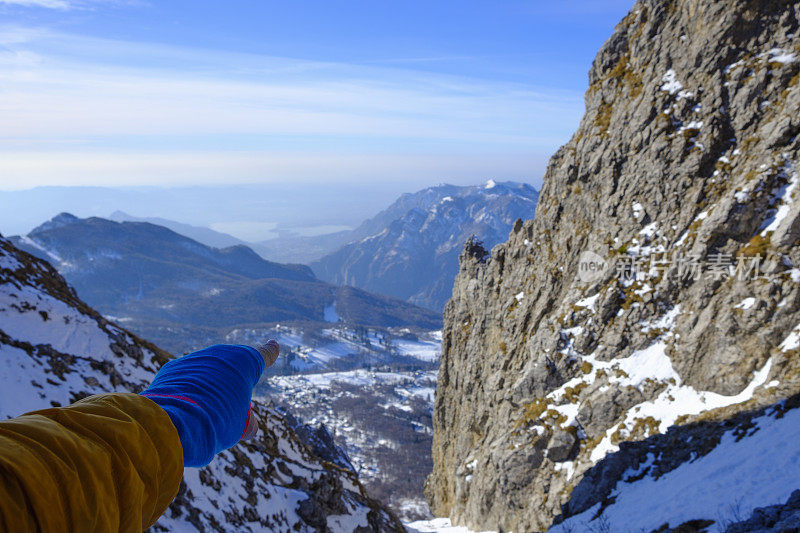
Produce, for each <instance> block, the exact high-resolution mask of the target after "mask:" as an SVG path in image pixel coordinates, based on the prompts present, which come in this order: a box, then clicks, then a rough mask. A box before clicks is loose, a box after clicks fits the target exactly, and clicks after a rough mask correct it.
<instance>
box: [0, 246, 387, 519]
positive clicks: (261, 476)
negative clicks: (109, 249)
mask: <svg viewBox="0 0 800 533" xmlns="http://www.w3.org/2000/svg"><path fill="white" fill-rule="evenodd" d="M168 357H169V356H168V355H167V354H166V353H165V352H163V351H161V350H159V349H158V348H156V347H155V346H153V345H151V344H149V343H147V342H145V341H142V340H141V339H139V338H137V337H136V336H134V335H132V334H131V333H129V332H127V331H126V330H124V329H122V328H120V327H118V326H116V325H114V324H112V323H110V322H109V321H107V320H106V319H104V318H103V317H101V316H100V315H99V314H97V313H96V312H95V311H94V310H92V309H91V308H89V307H88V306H87V305H86V304H85V303H83V302H82V301H81V300H80V299H79V298H78V297H77V295H76V294H75V292H74V291H73V290H72V289H71V288H70V287H69V286H68V285H67V284H66V282H65V281H64V280H63V278H61V277H60V276H59V274H58V273H57V272H56V271H55V270H54V269H53V268H52V267H51V266H50V265H49V264H48V263H46V262H44V261H42V260H39V259H37V258H35V257H33V256H31V255H29V254H27V253H24V252H21V251H20V250H18V249H16V248H15V247H14V246H13V245H12V244H11V243H10V242H9V241H7V240H5V239H3V238H2V237H0V369H2V370H1V371H0V416H2V417H14V416H17V415H20V414H22V413H24V412H27V411H30V410H34V409H40V408H46V407H50V406H58V405H66V404H68V403H70V402H72V401H75V400H77V399H79V398H82V397H85V396H87V395H91V394H97V393H101V392H108V391H127V392H137V391H139V390H141V389H142V388H143V387H144V386H145V385H146V384H147V383H149V381H150V380H151V379H152V377H153V375H154V373H155V371H156V369H157V368H158V367H159V366H160V365H161V364H163V362H164V361H165V360H166V359H167V358H168ZM255 410H256V413H257V415H258V416H259V418H260V420H261V422H262V423H261V428H262V431H261V432H260V434H259V437H258V438H256V439H255V440H253V441H249V442H248V443H246V444H239V445H237V446H236V447H234V448H232V449H231V450H228V451H226V452H223V453H221V454H220V455H219V456H217V458H216V459H215V460H214V461H213V462H212V463H211V464H210V465H209V466H207V467H205V468H202V469H193V468H189V469H186V472H185V475H184V482H183V483H182V485H181V489H180V493H179V495H178V497H177V498H176V500H175V502H173V504H172V505H171V506H170V509H169V510H168V511H167V512H166V514H165V515H164V517H162V519H161V520H160V521H159V522H158V523H157V524H156V526H154V529H155V530H157V531H195V530H199V531H264V530H271V531H309V532H310V531H322V530H326V528H327V530H330V531H354V530H356V529H357V528H359V527H361V528H364V530H371V531H402V525H401V524H400V523H399V522H398V521H397V520H396V519H395V518H394V517H393V516H392V515H391V514H390V513H389V512H388V511H386V510H385V509H383V508H382V507H381V506H380V505H379V504H378V503H377V502H376V501H375V500H372V499H370V498H369V497H368V496H367V495H366V493H365V490H364V488H363V487H362V486H361V484H360V483H359V481H358V478H357V476H356V474H355V473H354V472H352V471H350V470H348V469H346V468H341V467H338V466H335V465H333V464H332V463H330V462H327V461H325V460H323V459H321V458H320V457H319V456H317V455H315V454H314V453H312V452H311V448H309V447H308V446H307V445H306V444H305V443H304V442H302V441H301V439H300V438H299V437H298V436H297V434H296V433H295V432H294V431H293V430H292V429H291V428H290V426H289V425H288V424H287V422H286V421H285V420H284V418H283V417H282V416H281V415H280V414H278V412H277V411H275V410H274V409H272V408H268V407H265V406H263V405H256V407H255ZM331 452H332V453H337V452H336V450H331Z"/></svg>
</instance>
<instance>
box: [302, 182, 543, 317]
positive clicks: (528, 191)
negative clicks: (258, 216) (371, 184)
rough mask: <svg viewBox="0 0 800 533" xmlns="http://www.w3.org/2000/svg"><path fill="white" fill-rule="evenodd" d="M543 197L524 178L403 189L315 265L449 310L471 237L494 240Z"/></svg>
mask: <svg viewBox="0 0 800 533" xmlns="http://www.w3.org/2000/svg"><path fill="white" fill-rule="evenodd" d="M538 197H539V194H538V192H537V191H536V189H534V188H533V187H531V186H530V185H527V184H524V183H513V182H502V183H496V182H495V181H493V180H489V181H487V182H486V183H485V184H483V185H478V186H472V187H458V186H455V185H446V184H445V185H437V186H435V187H428V188H427V189H423V190H421V191H417V192H415V193H408V194H403V195H402V196H400V198H399V199H398V200H397V201H396V202H394V203H393V204H392V205H391V206H389V207H388V208H386V209H384V210H383V211H381V212H380V213H378V214H377V215H375V216H374V217H373V218H371V219H369V220H367V221H365V222H364V223H363V224H361V225H360V226H359V227H358V228H356V229H355V230H353V231H352V232H351V233H350V234H349V236H348V241H349V243H348V244H346V245H345V246H343V247H342V248H340V249H339V250H337V251H335V252H333V253H331V254H328V255H326V256H325V257H323V258H322V259H320V260H318V261H315V262H313V263H312V264H311V267H312V268H313V269H314V272H315V273H316V274H317V275H318V276H319V277H320V278H322V279H324V280H326V281H330V282H331V283H336V284H341V285H353V286H355V287H360V288H362V289H365V290H368V291H371V292H377V293H380V294H386V295H389V296H394V297H395V298H402V299H404V300H408V301H409V302H412V303H415V304H417V305H421V306H424V307H427V308H429V309H434V310H436V311H441V310H442V309H443V308H444V304H445V302H446V301H447V299H448V298H449V297H450V294H451V292H452V287H453V279H454V278H455V275H456V273H458V254H459V252H460V251H461V247H462V245H463V244H464V241H465V240H466V239H467V238H469V237H470V236H471V235H475V236H477V237H478V238H479V239H481V240H482V241H483V242H486V243H487V244H489V245H494V244H497V243H500V242H503V241H504V240H505V239H506V238H507V237H508V232H509V230H510V229H511V226H512V225H513V224H514V221H515V220H517V219H518V218H530V217H532V216H533V213H534V210H535V209H536V201H537V199H538Z"/></svg>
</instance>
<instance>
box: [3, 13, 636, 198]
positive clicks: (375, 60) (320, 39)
mask: <svg viewBox="0 0 800 533" xmlns="http://www.w3.org/2000/svg"><path fill="white" fill-rule="evenodd" d="M631 5H632V2H631V1H616V0H573V1H570V2H552V1H549V2H543V1H539V0H536V1H533V0H528V1H518V0H503V1H500V2H497V1H471V0H459V1H457V2H456V1H449V0H442V1H436V2H431V1H430V0H427V1H417V0H405V1H385V2H384V1H375V0H368V1H367V0H365V1H361V0H354V1H337V0H320V1H318V0H306V1H303V2H286V1H280V2H278V1H257V2H255V1H240V0H229V1H226V2H217V1H214V2H212V1H202V0H194V1H191V2H190V1H180V0H165V1H155V0H151V1H145V0H0V190H21V189H28V188H31V187H37V186H44V185H64V186H76V185H92V186H105V187H118V186H158V187H164V186H168V187H177V186H197V185H216V186H219V185H238V184H262V185H263V184H271V183H283V184H291V183H303V184H305V185H309V184H315V183H319V184H321V185H322V186H324V187H327V188H330V187H335V185H336V184H337V183H342V184H344V183H347V184H351V185H352V184H362V185H364V186H368V187H378V188H383V189H384V190H386V191H392V193H394V192H396V191H411V190H415V189H419V188H422V187H424V186H427V185H431V184H433V183H438V182H449V183H455V184H474V183H479V182H481V181H484V180H485V179H487V178H494V179H501V180H509V179H510V180H517V181H526V182H529V183H533V184H534V185H537V186H538V185H540V184H541V176H542V174H543V171H544V168H545V165H546V162H547V160H548V158H549V156H550V155H551V154H552V153H553V152H554V151H555V149H556V148H557V147H558V146H560V145H561V144H563V143H564V142H566V141H567V140H568V139H569V137H570V135H571V133H572V132H573V131H574V129H575V128H576V126H577V124H578V121H579V120H580V117H581V115H582V113H583V108H584V105H583V92H584V91H585V89H586V86H587V72H588V69H589V67H590V65H591V61H592V59H593V58H594V55H595V54H596V52H597V49H598V48H599V47H600V46H601V45H602V43H603V42H604V41H605V40H606V39H607V38H608V36H609V35H610V34H611V32H612V30H613V27H614V26H615V24H616V23H617V22H618V21H619V20H620V19H621V18H622V17H623V16H624V15H625V13H626V12H627V11H628V9H629V8H630V7H631Z"/></svg>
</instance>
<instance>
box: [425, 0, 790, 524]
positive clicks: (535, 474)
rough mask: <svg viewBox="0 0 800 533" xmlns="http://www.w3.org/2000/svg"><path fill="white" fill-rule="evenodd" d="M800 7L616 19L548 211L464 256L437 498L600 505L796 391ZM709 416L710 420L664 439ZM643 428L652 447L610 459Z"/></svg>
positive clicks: (559, 513) (474, 511) (434, 487)
mask: <svg viewBox="0 0 800 533" xmlns="http://www.w3.org/2000/svg"><path fill="white" fill-rule="evenodd" d="M799 20H800V3H798V2H795V1H791V2H789V1H777V0H775V1H769V0H762V1H745V0H725V1H718V2H700V1H694V0H647V1H639V2H637V3H636V4H635V5H634V7H633V8H632V10H631V12H630V13H629V15H628V16H627V17H625V19H624V20H622V22H620V24H619V25H618V26H617V27H616V29H615V31H614V33H613V35H612V36H611V37H610V38H609V40H608V41H607V42H606V43H605V44H604V46H603V47H602V49H601V50H600V52H599V53H598V55H597V58H596V59H595V61H594V64H593V66H592V68H591V71H590V72H589V83H590V86H589V89H588V91H587V92H586V97H585V98H586V113H585V115H584V117H583V119H582V121H581V124H580V126H579V128H578V130H577V132H576V133H575V135H574V136H573V137H572V139H571V140H570V141H569V142H568V143H567V144H566V145H565V146H563V147H562V148H561V149H559V150H558V152H557V153H556V154H555V155H554V156H553V158H552V159H551V161H550V163H549V166H548V169H547V172H546V175H545V178H544V187H543V189H542V191H541V196H540V199H539V204H538V207H537V212H536V216H535V218H534V219H533V220H530V221H527V222H524V223H523V222H518V223H517V224H516V225H515V226H514V228H513V230H512V232H511V235H510V237H509V240H508V242H507V243H505V244H502V245H499V246H496V247H495V248H494V249H493V250H492V251H491V254H490V255H488V257H487V256H486V255H487V254H486V253H485V252H484V251H483V250H482V248H480V247H479V246H477V244H476V243H470V244H469V245H468V247H467V248H466V250H465V251H464V253H462V255H461V264H460V272H459V274H458V277H457V279H456V283H455V286H454V289H453V296H452V299H451V300H450V302H449V303H448V304H447V307H446V310H445V322H446V324H445V330H444V336H443V358H442V367H441V370H440V375H439V383H438V388H437V393H436V394H437V395H436V406H435V412H434V446H433V457H434V470H433V473H432V474H431V476H430V477H429V480H428V486H427V492H428V496H429V499H430V501H431V503H432V507H433V508H434V512H435V513H436V514H438V515H449V516H451V517H453V518H454V520H455V522H457V523H461V524H466V525H469V526H472V527H473V528H476V529H485V528H497V527H502V528H503V530H513V531H535V530H543V529H546V528H547V527H549V526H550V525H551V524H552V523H553V521H554V520H556V521H560V520H563V519H565V518H568V517H570V516H573V515H577V514H578V513H582V512H585V511H586V510H587V509H590V508H591V509H593V513H595V514H596V515H597V516H600V515H602V514H603V510H604V509H606V508H609V506H612V504H613V502H614V498H615V497H616V496H615V495H616V494H618V491H619V487H617V489H614V487H615V484H616V483H617V482H618V481H620V479H621V476H622V475H623V473H624V472H625V471H626V469H628V468H629V467H630V468H632V469H633V470H631V472H632V473H631V474H630V475H636V476H640V477H639V479H641V476H645V474H647V472H649V470H646V471H645V473H642V471H637V470H636V468H637V467H639V466H641V468H642V469H644V468H645V466H642V465H645V461H646V457H647V453H650V452H653V453H654V454H655V456H656V457H660V458H659V459H658V461H661V462H660V463H659V465H658V469H657V470H658V474H657V475H659V476H660V475H663V474H664V473H665V472H667V471H670V470H673V469H675V468H677V467H678V465H679V464H682V461H683V462H688V461H689V460H694V459H695V458H697V457H699V456H703V455H705V454H708V453H710V450H711V449H713V448H715V446H718V445H720V444H719V443H720V442H723V443H724V442H726V440H725V438H724V437H723V436H721V435H723V434H725V431H734V429H733V428H734V427H739V426H734V425H731V422H730V420H729V419H730V418H731V417H733V416H739V415H737V413H741V412H745V411H746V412H752V413H751V415H752V416H756V414H755V413H757V411H755V410H757V409H758V408H761V407H763V406H767V405H770V404H773V403H774V402H776V401H779V400H781V399H782V398H787V397H789V396H791V395H792V394H794V393H796V392H797V391H798V390H800V354H799V353H798V346H800V343H798V328H800V286H798V282H799V281H800V269H798V267H800V248H798V246H797V244H798V238H800V199H798V198H797V195H798V192H797V190H796V189H797V182H798V179H799V178H798V171H797V168H796V166H797V165H798V164H800V161H799V160H798V158H799V157H800V154H799V153H798V148H800V140H799V139H798V138H797V134H798V133H799V132H800V117H798V114H797V110H798V108H800V83H798V80H799V79H800V74H799V73H800V63H798V53H799V52H800V23H799V22H798V21H799ZM587 251H590V252H593V253H594V254H597V255H596V256H594V255H590V254H584V255H583V256H582V253H583V252H587ZM581 258H582V261H579V259H581ZM590 260H593V262H594V267H597V268H595V269H592V264H591V262H592V261H590ZM602 263H604V264H602ZM581 265H583V267H584V268H583V269H581ZM754 266H758V268H752V267H754ZM780 405H784V404H780ZM790 405H794V404H790ZM784 408H786V407H785V405H784V407H781V409H784ZM776 409H777V408H776ZM759 416H760V415H759ZM723 420H728V421H727V422H722V421H723ZM737 420H738V419H737ZM747 420H751V418H747ZM718 421H719V422H718ZM700 422H702V423H704V424H711V426H709V427H706V426H702V427H706V429H704V430H703V431H701V432H700V434H702V435H711V437H708V438H699V437H698V436H697V434H696V433H697V431H699V430H697V429H696V427H698V426H691V428H693V429H691V431H690V430H688V429H687V430H673V432H671V433H670V434H671V435H672V437H670V438H669V439H662V440H658V438H659V437H658V434H661V433H664V432H665V431H666V430H667V429H668V428H669V427H670V426H673V425H680V426H681V427H690V425H691V424H695V423H700ZM738 423H744V422H741V420H739V422H738ZM714 424H718V425H714ZM726 424H727V425H726ZM712 426H713V428H714V429H712ZM750 427H752V424H751V426H750ZM673 437H674V438H673ZM652 439H656V441H653V440H652ZM631 442H640V443H644V444H641V447H643V448H642V450H644V448H647V450H648V451H647V452H644V451H643V452H642V453H638V454H632V455H631V456H630V457H629V458H628V462H627V463H624V464H621V465H619V464H618V465H616V466H614V464H613V461H612V459H611V458H612V457H615V456H619V454H618V453H615V452H617V451H618V450H620V448H622V450H623V451H625V450H632V449H634V448H632V447H635V446H638V445H634V444H628V443H631ZM693 443H694V444H693ZM620 453H622V452H620ZM659 454H661V455H659ZM679 457H682V458H683V459H678V458H679ZM781 464H784V463H781ZM785 464H792V463H791V461H788V462H787V463H785ZM647 468H653V469H655V468H656V466H654V465H653V460H651V465H650V466H647ZM603 472H605V473H603ZM653 472H655V470H653ZM651 473H652V472H651ZM764 475H765V476H766V475H768V474H767V473H766V472H765V474H764ZM584 480H585V481H584ZM579 485H580V487H581V488H580V490H576V487H578V486H579ZM794 488H797V487H794ZM789 489H790V487H787V490H788V492H786V494H785V495H778V493H775V497H776V498H777V499H776V500H775V501H772V502H757V501H755V500H754V501H752V502H750V501H749V500H748V502H749V503H748V505H750V503H752V505H750V509H752V507H753V506H756V505H763V504H764V503H771V504H779V503H782V502H784V501H786V500H787V499H788V498H789V496H790V494H791V490H789ZM614 490H616V491H617V492H614ZM742 492H743V493H745V494H747V493H748V491H747V490H744V489H742ZM593 506H594V507H593ZM714 512H715V511H714V510H713V509H709V514H712V515H713V514H714ZM743 512H745V510H743ZM694 518H708V517H700V516H698V517H694ZM711 518H712V519H716V518H717V517H715V516H711ZM742 518H744V517H742ZM658 519H659V517H657V516H656V517H654V518H653V520H658ZM665 521H666V520H662V521H661V522H659V523H655V522H654V523H655V525H654V526H653V527H652V529H656V528H657V527H659V525H660V524H662V523H663V522H665ZM565 523H566V522H565ZM670 523H671V524H672V525H673V526H675V525H676V524H675V523H673V522H670ZM625 529H626V528H625V527H623V528H622V529H616V530H625ZM600 530H602V529H600Z"/></svg>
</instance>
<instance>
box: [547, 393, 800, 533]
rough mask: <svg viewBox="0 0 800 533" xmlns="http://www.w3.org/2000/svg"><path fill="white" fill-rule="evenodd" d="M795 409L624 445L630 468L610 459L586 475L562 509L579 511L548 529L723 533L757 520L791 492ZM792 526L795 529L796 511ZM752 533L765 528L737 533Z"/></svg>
mask: <svg viewBox="0 0 800 533" xmlns="http://www.w3.org/2000/svg"><path fill="white" fill-rule="evenodd" d="M798 407H800V397H797V396H796V397H794V398H792V399H790V400H787V401H783V402H780V403H778V404H776V405H774V406H772V407H769V408H767V409H762V410H759V411H757V412H756V413H749V414H747V415H745V416H739V417H736V418H735V419H733V420H729V421H727V422H726V423H724V424H698V425H693V426H682V427H678V426H674V427H673V428H672V429H671V430H670V431H669V432H667V433H666V434H665V435H659V436H658V437H657V438H653V439H650V440H649V441H645V442H643V443H635V444H633V445H629V446H628V447H627V448H626V449H625V450H624V451H623V457H624V459H626V460H628V461H629V462H628V463H627V464H628V465H630V466H628V467H627V468H625V467H624V466H622V465H624V464H625V463H624V461H623V460H621V458H620V457H613V456H611V457H609V460H607V461H605V462H601V463H600V464H598V466H597V467H595V469H594V470H593V471H589V473H588V474H587V477H585V478H584V480H585V482H583V484H582V485H581V484H579V485H578V487H576V489H575V491H574V492H573V494H574V495H576V496H577V501H576V500H575V499H574V500H573V502H571V503H570V505H571V506H576V505H579V506H581V507H587V508H586V509H585V510H583V511H582V512H580V513H578V514H575V515H573V516H570V517H569V518H567V519H566V520H565V521H564V522H562V523H561V524H558V525H556V526H554V527H553V528H551V529H550V531H551V532H553V533H567V532H571V531H653V530H658V531H662V530H667V529H668V528H671V529H669V530H670V531H674V530H675V529H674V528H677V527H679V526H683V527H684V529H681V531H700V530H702V531H708V532H709V533H711V532H717V531H719V532H723V531H729V530H731V529H732V528H731V526H732V525H733V524H734V523H736V522H740V521H742V520H744V519H745V518H748V517H750V516H751V515H754V516H755V515H759V514H763V513H758V512H756V513H754V511H755V510H756V509H757V508H759V507H765V506H771V505H773V504H776V503H781V502H784V501H786V500H787V499H789V497H790V496H791V495H792V493H793V492H795V491H796V490H797V488H798V486H799V483H798V480H800V448H799V447H798V446H797V442H798V441H800V409H798ZM664 443H669V444H668V445H667V446H664ZM603 478H606V479H603ZM598 480H602V481H601V482H600V483H598ZM612 480H613V482H612ZM604 486H605V490H603V488H604ZM598 489H599V490H598ZM590 493H591V494H590ZM592 502H594V503H592ZM590 503H591V506H588V504H590ZM645 509H646V511H647V512H643V510H645ZM775 514H776V515H777V514H778V513H775ZM776 522H777V521H776ZM665 524H668V527H666V528H664V529H659V528H662V527H664V525H665ZM793 524H794V527H795V528H797V527H798V526H800V513H798V515H797V516H796V517H795V521H794V522H793ZM773 525H774V524H773ZM690 526H692V527H694V528H695V529H690V528H689V527H690ZM762 526H763V524H762ZM755 530H759V531H767V530H773V529H770V528H766V527H765V528H763V529H762V528H760V527H754V528H752V529H750V528H742V529H738V531H755ZM774 531H797V529H791V528H790V527H787V528H786V529H781V528H780V527H777V528H775V529H774Z"/></svg>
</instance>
